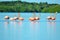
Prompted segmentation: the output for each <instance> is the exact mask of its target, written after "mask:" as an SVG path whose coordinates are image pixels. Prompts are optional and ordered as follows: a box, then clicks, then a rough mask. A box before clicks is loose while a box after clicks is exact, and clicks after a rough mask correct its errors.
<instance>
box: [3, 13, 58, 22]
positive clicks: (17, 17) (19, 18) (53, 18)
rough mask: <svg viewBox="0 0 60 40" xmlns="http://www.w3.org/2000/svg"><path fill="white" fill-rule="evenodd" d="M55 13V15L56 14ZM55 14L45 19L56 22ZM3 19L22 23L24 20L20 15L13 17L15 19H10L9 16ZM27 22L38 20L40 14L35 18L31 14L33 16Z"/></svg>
mask: <svg viewBox="0 0 60 40" xmlns="http://www.w3.org/2000/svg"><path fill="white" fill-rule="evenodd" d="M56 13H57V12H56ZM56 13H55V15H53V16H51V15H50V16H48V17H47V19H48V20H56ZM4 19H5V20H7V19H9V20H11V21H14V20H21V21H23V20H24V18H23V17H21V15H20V13H18V16H15V17H13V18H10V17H9V16H5V17H4ZM29 20H30V21H36V20H40V13H39V16H36V13H33V16H32V17H30V18H29Z"/></svg>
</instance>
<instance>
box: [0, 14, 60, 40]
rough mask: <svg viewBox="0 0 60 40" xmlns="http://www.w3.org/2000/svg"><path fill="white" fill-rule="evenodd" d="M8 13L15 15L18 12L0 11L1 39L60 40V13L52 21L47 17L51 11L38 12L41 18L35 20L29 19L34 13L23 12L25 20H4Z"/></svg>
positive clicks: (11, 15)
mask: <svg viewBox="0 0 60 40" xmlns="http://www.w3.org/2000/svg"><path fill="white" fill-rule="evenodd" d="M6 15H8V16H10V17H14V16H17V15H18V14H17V13H0V40H60V13H57V15H56V20H55V21H51V22H49V21H48V20H47V18H46V17H47V16H49V15H50V13H40V15H39V13H36V15H37V16H40V20H39V21H34V22H31V21H29V17H31V16H32V13H21V16H22V17H23V18H24V19H25V20H24V21H9V20H4V16H6ZM52 15H53V13H52Z"/></svg>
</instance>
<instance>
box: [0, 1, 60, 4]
mask: <svg viewBox="0 0 60 40" xmlns="http://www.w3.org/2000/svg"><path fill="white" fill-rule="evenodd" d="M0 1H12V0H0ZM13 1H16V0H13ZM21 1H26V2H38V3H39V2H48V3H50V4H51V3H57V4H60V0H21Z"/></svg>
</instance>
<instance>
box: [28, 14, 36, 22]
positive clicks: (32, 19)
mask: <svg viewBox="0 0 60 40" xmlns="http://www.w3.org/2000/svg"><path fill="white" fill-rule="evenodd" d="M29 20H30V21H35V13H33V17H30V18H29Z"/></svg>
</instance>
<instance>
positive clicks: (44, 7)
mask: <svg viewBox="0 0 60 40" xmlns="http://www.w3.org/2000/svg"><path fill="white" fill-rule="evenodd" d="M0 12H60V5H59V4H48V3H47V2H40V3H35V2H33V3H29V2H22V1H5V2H0Z"/></svg>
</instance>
